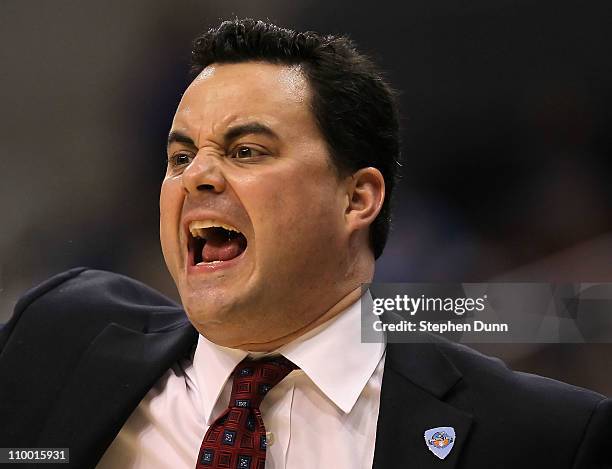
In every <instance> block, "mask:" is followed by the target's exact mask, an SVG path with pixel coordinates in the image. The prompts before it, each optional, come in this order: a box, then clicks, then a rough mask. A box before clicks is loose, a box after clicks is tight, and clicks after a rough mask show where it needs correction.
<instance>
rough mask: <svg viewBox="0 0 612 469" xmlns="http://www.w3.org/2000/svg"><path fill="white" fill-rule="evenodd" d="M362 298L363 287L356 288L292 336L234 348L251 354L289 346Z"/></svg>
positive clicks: (291, 334) (288, 335)
mask: <svg viewBox="0 0 612 469" xmlns="http://www.w3.org/2000/svg"><path fill="white" fill-rule="evenodd" d="M360 297H361V285H360V286H358V287H357V288H355V289H354V290H351V291H350V292H349V293H348V294H347V295H345V296H344V297H342V298H341V299H340V301H338V302H337V303H336V304H335V305H333V306H332V307H331V308H329V309H328V310H327V311H325V312H324V313H323V314H321V315H320V316H319V317H317V318H316V319H315V320H314V321H312V322H311V323H309V324H306V325H305V326H303V327H301V328H299V329H298V330H296V331H294V332H292V333H290V334H287V335H285V336H283V337H279V338H277V339H275V340H272V341H270V342H266V343H244V344H240V345H236V346H233V347H232V348H239V349H242V350H248V351H250V352H270V351H272V350H275V349H277V348H279V347H281V346H283V345H285V344H288V343H289V342H291V341H293V340H295V339H297V338H298V337H300V336H302V335H304V334H306V333H307V332H309V331H311V330H312V329H314V328H315V327H317V326H319V325H321V324H323V323H324V322H326V321H329V320H330V319H332V318H334V317H335V316H337V315H338V314H340V313H341V312H342V311H344V310H345V309H346V308H348V307H349V306H350V305H352V304H353V303H355V302H356V301H357V300H358V299H359V298H360Z"/></svg>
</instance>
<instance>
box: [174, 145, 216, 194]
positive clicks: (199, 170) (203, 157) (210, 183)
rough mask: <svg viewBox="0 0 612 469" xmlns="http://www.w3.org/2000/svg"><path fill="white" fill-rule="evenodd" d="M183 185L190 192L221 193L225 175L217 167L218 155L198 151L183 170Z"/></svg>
mask: <svg viewBox="0 0 612 469" xmlns="http://www.w3.org/2000/svg"><path fill="white" fill-rule="evenodd" d="M182 179H183V186H184V187H185V190H186V191H187V192H189V193H190V194H193V195H195V194H196V193H198V192H204V191H209V192H215V193H221V192H223V191H224V190H225V177H224V176H223V172H222V171H221V168H220V167H219V157H218V156H216V155H211V154H210V153H208V154H206V153H205V152H202V151H200V152H198V154H197V155H196V156H195V158H194V159H193V161H192V162H191V163H190V164H189V166H187V168H185V170H184V171H183V177H182Z"/></svg>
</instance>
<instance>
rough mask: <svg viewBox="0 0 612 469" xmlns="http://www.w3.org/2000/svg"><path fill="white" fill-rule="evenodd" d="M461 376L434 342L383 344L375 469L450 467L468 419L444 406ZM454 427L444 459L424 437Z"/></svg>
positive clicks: (467, 416) (454, 409)
mask: <svg viewBox="0 0 612 469" xmlns="http://www.w3.org/2000/svg"><path fill="white" fill-rule="evenodd" d="M460 380H461V373H460V372H459V371H458V370H457V369H456V368H455V366H454V365H453V364H452V363H451V362H449V361H448V359H447V358H446V357H445V356H444V355H443V354H442V352H440V350H439V349H438V347H437V346H436V345H435V344H433V343H422V344H392V343H390V344H387V352H386V358H385V371H384V374H383V382H382V390H381V396H380V411H379V416H378V425H377V430H376V448H375V452H374V464H373V469H388V468H392V467H410V468H411V469H412V468H414V469H425V468H432V469H435V468H439V469H443V468H444V469H451V468H454V467H455V466H456V464H457V462H458V460H459V456H460V453H461V449H462V447H463V445H464V443H465V441H466V439H467V437H468V433H469V430H470V426H471V424H472V416H471V415H470V414H468V413H466V412H463V411H461V410H459V409H457V408H455V407H453V406H452V405H450V404H448V403H446V402H444V400H443V398H444V396H445V395H446V394H447V393H448V392H449V391H450V389H451V388H452V387H453V386H455V384H456V383H458V381H460ZM443 426H444V427H453V428H454V429H455V434H456V438H455V442H454V446H453V448H452V450H451V452H450V453H449V454H448V456H447V457H446V458H445V459H439V458H438V457H436V456H435V455H434V454H433V453H432V452H431V451H430V450H429V449H428V447H427V445H426V442H425V438H424V433H425V431H426V430H428V429H431V428H434V427H443Z"/></svg>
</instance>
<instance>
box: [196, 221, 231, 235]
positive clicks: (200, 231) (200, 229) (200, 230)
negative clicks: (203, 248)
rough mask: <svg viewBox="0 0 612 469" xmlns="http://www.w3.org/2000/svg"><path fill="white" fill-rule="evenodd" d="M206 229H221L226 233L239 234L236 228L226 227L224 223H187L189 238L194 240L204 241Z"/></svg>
mask: <svg viewBox="0 0 612 469" xmlns="http://www.w3.org/2000/svg"><path fill="white" fill-rule="evenodd" d="M207 228H223V229H225V230H228V231H235V232H236V233H240V230H238V228H236V227H233V226H231V225H226V224H225V223H221V222H219V221H216V220H197V221H192V222H191V223H189V231H190V232H191V236H193V237H194V238H204V239H206V229H207Z"/></svg>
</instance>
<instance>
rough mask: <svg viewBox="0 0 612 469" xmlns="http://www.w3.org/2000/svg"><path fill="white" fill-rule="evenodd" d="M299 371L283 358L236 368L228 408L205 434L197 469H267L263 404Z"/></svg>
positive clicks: (243, 361) (264, 359)
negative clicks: (291, 374) (272, 392)
mask: <svg viewBox="0 0 612 469" xmlns="http://www.w3.org/2000/svg"><path fill="white" fill-rule="evenodd" d="M296 368H297V367H296V366H295V365H294V364H293V363H292V362H291V361H289V360H287V359H286V358H285V357H283V356H280V355H279V356H276V357H266V358H262V359H260V360H251V359H248V358H245V359H244V360H242V361H241V362H240V363H239V364H238V365H237V366H236V369H235V370H234V382H233V385H232V395H231V397H230V401H229V405H228V408H227V409H226V410H225V412H223V413H222V414H221V415H220V416H219V418H217V420H215V421H214V422H213V424H212V425H211V426H210V427H209V428H208V431H207V432H206V435H204V439H203V440H202V446H201V447H200V453H199V455H198V462H197V464H196V469H212V468H215V469H217V468H229V469H264V466H265V464H266V427H265V426H264V423H263V419H262V418H261V412H260V411H259V404H261V401H262V400H263V398H264V396H265V395H266V394H267V393H268V391H269V390H270V389H272V388H273V387H274V386H276V385H277V384H278V383H280V382H281V381H282V380H283V378H284V377H285V376H287V375H288V374H289V373H291V371H292V370H295V369H296Z"/></svg>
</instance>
